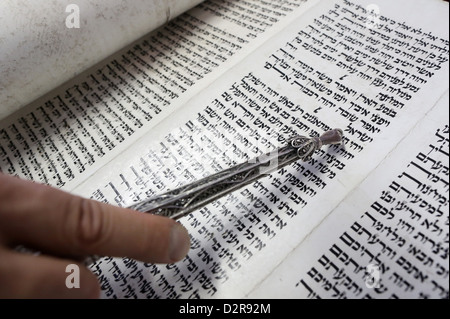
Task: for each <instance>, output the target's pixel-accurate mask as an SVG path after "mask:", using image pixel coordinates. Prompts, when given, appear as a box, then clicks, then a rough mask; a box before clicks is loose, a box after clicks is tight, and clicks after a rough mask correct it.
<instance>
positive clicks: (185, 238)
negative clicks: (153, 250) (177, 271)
mask: <svg viewBox="0 0 450 319" xmlns="http://www.w3.org/2000/svg"><path fill="white" fill-rule="evenodd" d="M190 247H191V241H190V239H189V234H188V232H187V230H186V228H184V227H183V226H182V225H180V224H179V223H175V225H174V226H173V228H172V237H171V241H170V250H169V251H170V253H169V256H170V259H172V261H174V262H175V261H179V260H181V259H183V258H184V257H185V256H186V254H187V253H188V251H189V248H190Z"/></svg>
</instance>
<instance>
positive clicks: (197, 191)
mask: <svg viewBox="0 0 450 319" xmlns="http://www.w3.org/2000/svg"><path fill="white" fill-rule="evenodd" d="M342 135H343V132H342V130H341V129H333V130H330V131H327V132H325V133H324V134H322V135H321V136H320V137H305V136H295V137H292V138H290V139H289V140H288V143H287V145H286V146H283V147H280V148H278V149H276V150H274V151H272V152H270V153H267V154H264V155H261V156H258V157H256V158H255V159H252V160H250V161H248V162H246V163H243V164H238V165H236V166H233V167H231V168H228V169H225V170H223V171H220V172H218V173H216V174H213V175H210V176H207V177H205V178H202V179H200V180H198V181H195V182H193V183H191V184H187V185H185V186H181V187H179V188H176V189H173V190H170V191H168V192H166V193H163V194H161V195H158V196H155V197H151V198H149V199H147V200H145V201H143V202H140V203H137V204H134V205H132V206H129V207H128V208H130V209H134V210H138V211H141V212H146V213H151V214H156V215H161V216H166V217H170V218H173V219H179V218H181V217H183V216H186V215H187V214H189V213H191V212H192V211H194V210H196V209H198V208H200V207H203V206H205V205H207V204H209V203H211V202H212V201H214V200H216V199H218V198H220V197H222V196H224V195H227V194H229V193H231V192H233V191H235V190H237V189H239V188H241V187H243V186H245V185H248V184H250V183H252V182H254V181H255V180H257V179H259V178H262V177H264V176H267V175H269V174H270V173H272V172H274V171H277V170H278V169H280V168H282V167H284V166H286V165H289V164H291V163H293V162H295V161H297V160H299V159H301V160H304V161H307V160H309V159H310V158H311V156H312V155H313V154H314V152H315V151H317V150H318V149H320V148H321V147H322V146H323V145H330V144H341V143H342Z"/></svg>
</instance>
